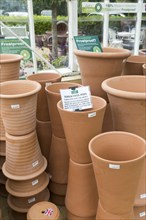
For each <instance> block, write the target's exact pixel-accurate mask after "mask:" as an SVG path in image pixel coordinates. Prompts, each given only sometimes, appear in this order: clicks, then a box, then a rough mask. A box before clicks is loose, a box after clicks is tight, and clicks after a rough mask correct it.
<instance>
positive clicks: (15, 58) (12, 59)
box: [0, 54, 23, 64]
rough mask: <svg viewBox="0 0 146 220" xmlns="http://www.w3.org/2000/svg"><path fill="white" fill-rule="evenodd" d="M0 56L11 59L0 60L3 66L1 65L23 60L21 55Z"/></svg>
mask: <svg viewBox="0 0 146 220" xmlns="http://www.w3.org/2000/svg"><path fill="white" fill-rule="evenodd" d="M1 56H9V57H11V58H10V59H3V60H2V59H0V64H3V63H12V62H16V61H20V60H22V59H23V56H22V55H19V54H0V57H1Z"/></svg>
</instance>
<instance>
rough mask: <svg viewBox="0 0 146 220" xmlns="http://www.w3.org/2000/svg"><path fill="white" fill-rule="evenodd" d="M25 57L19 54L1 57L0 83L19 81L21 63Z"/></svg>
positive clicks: (2, 55)
mask: <svg viewBox="0 0 146 220" xmlns="http://www.w3.org/2000/svg"><path fill="white" fill-rule="evenodd" d="M22 59H23V56H21V55H17V54H1V55H0V66H1V71H0V82H4V81H9V80H16V79H19V71H20V61H21V60H22Z"/></svg>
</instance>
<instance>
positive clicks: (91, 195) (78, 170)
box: [65, 160, 98, 218]
mask: <svg viewBox="0 0 146 220" xmlns="http://www.w3.org/2000/svg"><path fill="white" fill-rule="evenodd" d="M97 204H98V193H97V187H96V182H95V176H94V172H93V166H92V163H89V164H79V163H75V162H73V161H72V160H70V164H69V174H68V186H67V192H66V197H65V206H66V208H67V210H69V211H70V212H71V213H72V214H74V215H76V216H79V217H84V218H87V217H93V216H95V215H96V210H97Z"/></svg>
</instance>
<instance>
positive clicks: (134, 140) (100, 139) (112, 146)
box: [89, 131, 146, 220]
mask: <svg viewBox="0 0 146 220" xmlns="http://www.w3.org/2000/svg"><path fill="white" fill-rule="evenodd" d="M89 151H90V155H91V158H92V162H93V168H94V174H95V178H96V183H97V188H98V193H99V201H100V204H101V207H103V209H104V210H105V211H106V212H107V213H110V215H111V214H112V215H115V219H117V220H121V219H123V218H122V217H121V216H122V215H125V214H126V216H127V217H126V218H127V219H129V220H130V219H133V218H134V213H133V205H134V201H135V196H136V192H137V187H138V184H139V179H140V175H141V172H142V168H143V165H144V162H145V157H146V142H145V140H144V139H143V138H141V137H140V136H138V135H135V134H132V133H129V132H122V131H112V132H105V133H102V134H99V135H97V136H95V137H94V138H92V139H91V141H90V142H89ZM99 209H100V207H98V210H97V216H98V212H99V213H100V210H99ZM131 213H132V214H131ZM110 215H109V218H108V214H107V215H106V218H104V216H103V218H102V216H101V215H100V217H101V219H106V220H107V219H111V218H110ZM96 219H99V218H98V217H97V218H96Z"/></svg>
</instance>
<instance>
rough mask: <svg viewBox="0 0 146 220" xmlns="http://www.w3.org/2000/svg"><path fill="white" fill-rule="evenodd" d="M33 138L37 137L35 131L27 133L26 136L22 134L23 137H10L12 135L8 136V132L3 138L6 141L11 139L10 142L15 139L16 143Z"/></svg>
mask: <svg viewBox="0 0 146 220" xmlns="http://www.w3.org/2000/svg"><path fill="white" fill-rule="evenodd" d="M34 136H37V133H36V130H33V131H32V132H30V133H28V134H24V135H17V136H16V135H12V134H9V133H8V132H5V137H6V140H8V139H11V141H15V140H16V139H17V140H18V141H21V140H27V139H28V138H32V137H34Z"/></svg>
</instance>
